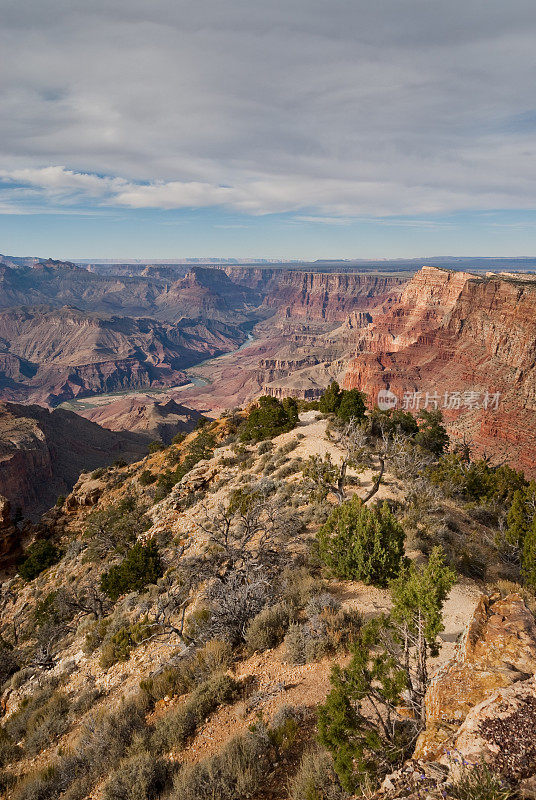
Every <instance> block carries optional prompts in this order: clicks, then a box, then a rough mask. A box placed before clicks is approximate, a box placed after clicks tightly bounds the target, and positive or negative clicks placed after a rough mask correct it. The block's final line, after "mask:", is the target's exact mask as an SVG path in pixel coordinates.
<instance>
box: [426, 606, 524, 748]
mask: <svg viewBox="0 0 536 800" xmlns="http://www.w3.org/2000/svg"><path fill="white" fill-rule="evenodd" d="M535 672H536V623H535V620H534V617H533V615H532V614H531V613H530V611H529V610H528V608H527V607H526V605H525V603H524V602H523V600H522V598H521V597H520V596H519V595H517V594H511V595H509V596H508V597H505V598H504V599H501V598H500V597H491V598H488V597H486V596H483V597H482V599H481V600H480V603H479V604H478V606H477V608H476V610H475V613H474V615H473V618H472V619H471V621H470V623H469V625H468V627H467V628H466V630H465V633H464V636H463V638H462V640H461V641H460V643H459V645H458V647H457V651H456V653H455V655H454V656H453V658H452V659H451V660H450V661H449V662H447V664H446V665H445V666H444V667H443V668H442V669H441V670H440V671H439V672H438V673H437V674H436V675H435V676H434V677H433V679H432V682H431V685H430V687H429V689H428V691H427V693H426V700H425V703H426V730H425V731H424V733H423V734H421V736H420V738H419V741H418V743H417V747H416V751H415V756H416V757H417V758H423V757H424V758H430V759H438V758H447V760H448V757H446V756H445V753H446V751H452V750H454V749H457V750H459V751H460V752H461V753H462V754H464V753H465V752H466V750H467V755H470V753H469V749H470V748H469V744H468V742H469V740H470V738H471V735H470V734H469V733H468V732H469V731H473V733H474V730H475V724H476V723H475V722H474V720H475V718H479V715H480V710H481V708H484V707H485V708H488V709H489V708H491V707H492V708H498V707H499V706H500V700H499V698H500V697H503V694H501V693H502V692H503V691H504V690H507V693H506V695H504V696H505V697H515V696H516V691H513V693H512V692H510V689H513V688H514V687H517V686H518V684H519V685H520V686H523V687H525V688H523V689H521V688H520V689H519V691H520V692H521V695H522V696H525V693H526V690H527V687H528V688H529V689H530V690H531V691H532V692H533V695H534V684H533V683H532V676H533V675H534V673H535ZM529 679H530V682H529V683H527V681H529ZM521 695H520V696H521ZM534 697H535V698H536V695H534ZM490 703H491V706H490ZM483 704H484V705H483ZM478 709H480V710H478ZM486 713H487V714H488V715H487V717H486V719H487V718H490V714H489V713H488V712H486ZM468 748H469V749H468ZM471 752H472V751H471Z"/></svg>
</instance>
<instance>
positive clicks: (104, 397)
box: [58, 333, 255, 411]
mask: <svg viewBox="0 0 536 800" xmlns="http://www.w3.org/2000/svg"><path fill="white" fill-rule="evenodd" d="M254 341H255V337H254V336H253V335H252V334H251V333H248V335H247V339H246V341H245V342H243V343H242V344H241V345H240V347H237V349H236V350H230V351H229V353H237V352H238V351H239V350H244V349H245V348H246V347H249V346H250V345H251V344H252V342H254ZM229 353H221V354H220V355H219V356H214V357H213V358H207V359H205V361H200V362H199V364H195V365H194V366H193V367H188V369H185V370H184V372H185V373H186V375H187V376H188V378H189V379H190V381H189V383H183V384H182V385H181V386H166V387H159V388H157V389H156V388H154V389H153V388H151V387H147V389H144V388H141V389H122V390H120V391H117V392H103V393H102V394H94V395H91V397H81V398H80V399H75V400H66V401H65V402H64V403H60V405H59V406H58V408H66V409H67V410H68V411H87V410H88V409H90V408H97V407H98V406H104V405H107V404H108V403H111V402H113V401H114V400H118V399H119V398H121V397H136V396H137V395H144V396H147V397H158V396H159V395H161V394H170V393H171V392H173V393H175V392H181V391H184V390H185V389H191V388H192V387H193V386H207V385H208V384H209V383H210V379H209V378H204V377H202V376H200V375H196V374H195V372H194V370H196V369H198V368H199V367H206V366H207V365H208V364H212V363H213V362H215V361H218V359H220V358H224V357H225V356H226V355H229Z"/></svg>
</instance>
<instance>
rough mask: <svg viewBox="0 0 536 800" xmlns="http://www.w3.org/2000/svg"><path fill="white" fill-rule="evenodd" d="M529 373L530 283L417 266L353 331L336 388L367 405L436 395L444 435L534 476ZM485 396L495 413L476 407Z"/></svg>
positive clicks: (533, 287) (532, 331)
mask: <svg viewBox="0 0 536 800" xmlns="http://www.w3.org/2000/svg"><path fill="white" fill-rule="evenodd" d="M535 365H536V280H534V279H531V278H526V277H523V278H521V277H517V276H514V275H495V274H488V275H487V276H486V277H477V276H475V275H472V274H470V273H466V272H450V271H448V270H443V269H437V268H435V267H423V268H422V269H421V270H420V271H419V272H418V273H417V274H416V275H415V276H414V277H413V278H412V279H411V280H410V281H409V283H408V284H407V286H406V287H405V288H404V290H403V291H402V293H401V294H400V297H399V298H398V299H397V300H395V301H394V302H390V303H385V304H383V305H382V306H380V307H379V308H377V309H375V310H374V312H373V314H372V322H371V323H370V324H368V325H367V326H366V327H365V328H363V329H361V330H360V331H359V333H358V337H357V340H356V345H355V353H354V356H353V357H352V358H351V359H350V361H349V363H348V368H347V371H346V375H345V378H344V385H345V387H346V388H358V389H361V390H363V391H365V392H366V394H367V395H368V397H369V399H370V402H376V399H377V396H378V391H379V390H380V389H389V390H391V391H392V392H393V393H394V394H396V395H397V397H398V398H399V405H400V402H401V401H402V398H403V396H404V393H405V392H410V393H413V392H420V393H421V401H420V402H421V403H423V402H424V401H425V397H426V393H427V392H428V393H429V394H430V395H434V393H436V392H437V395H438V398H439V399H437V400H436V401H435V402H437V404H438V406H439V407H441V408H442V410H443V412H444V415H445V418H446V420H447V421H448V422H449V427H450V430H451V432H452V433H454V434H455V435H456V436H457V437H458V438H461V437H463V436H466V437H467V440H468V441H469V442H470V443H472V444H473V446H474V448H475V451H476V452H479V453H487V454H490V455H493V456H494V457H495V458H498V459H504V460H507V461H508V462H509V463H512V464H516V465H517V466H519V467H521V468H522V469H523V470H524V471H525V472H527V473H528V474H534V471H535V468H534V464H535V463H536V371H535ZM457 392H458V393H461V400H460V402H459V407H456V406H457V405H458V401H456V400H454V401H453V400H452V393H457ZM465 392H475V393H476V395H475V396H474V397H473V400H472V401H471V398H465V399H464V393H465ZM445 393H447V396H448V397H447V403H446V405H447V408H443V406H444V405H445V403H444V398H445ZM486 393H488V394H489V397H490V400H491V398H492V397H495V404H496V405H497V407H496V408H495V407H494V404H493V403H491V402H490V403H488V408H484V407H483V406H484V405H485V402H484V398H485V397H486ZM449 405H450V406H451V407H448V406H449ZM429 407H431V406H429ZM410 410H412V411H414V410H416V409H415V407H411V406H410Z"/></svg>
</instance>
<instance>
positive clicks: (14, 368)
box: [0, 308, 245, 405]
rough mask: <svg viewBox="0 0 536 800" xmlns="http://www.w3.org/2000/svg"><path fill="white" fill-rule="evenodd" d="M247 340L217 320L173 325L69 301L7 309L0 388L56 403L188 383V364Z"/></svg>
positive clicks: (2, 319) (1, 326)
mask: <svg viewBox="0 0 536 800" xmlns="http://www.w3.org/2000/svg"><path fill="white" fill-rule="evenodd" d="M244 339H245V334H244V333H243V332H242V331H241V330H239V329H238V328H235V327H230V326H228V325H225V323H223V322H218V321H216V320H204V321H203V320H200V319H182V320H181V321H180V322H178V323H176V324H172V323H163V322H158V321H156V320H154V319H143V318H142V319H132V318H130V317H108V318H103V317H100V316H97V315H95V314H88V313H85V312H81V311H78V310H77V309H73V308H61V309H50V308H35V309H28V308H22V309H10V310H7V311H3V312H1V313H0V392H1V394H2V396H3V397H4V398H5V399H9V400H29V401H33V402H43V403H47V404H49V405H57V404H58V403H60V402H63V401H65V400H68V399H71V398H73V397H84V396H87V395H90V394H95V393H101V392H114V391H118V390H125V389H143V388H146V387H149V386H176V385H179V384H181V383H186V382H187V378H186V376H185V374H184V372H183V370H184V369H185V368H186V367H188V366H191V365H192V364H195V363H197V362H199V361H201V360H202V359H204V358H209V357H211V356H214V355H217V354H219V353H222V352H226V351H228V350H232V349H234V348H236V347H237V346H238V345H239V344H240V343H241V342H242V341H243V340H244ZM2 351H3V352H2Z"/></svg>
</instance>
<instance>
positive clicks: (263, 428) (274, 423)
mask: <svg viewBox="0 0 536 800" xmlns="http://www.w3.org/2000/svg"><path fill="white" fill-rule="evenodd" d="M285 406H286V407H285ZM297 421H298V408H297V405H296V401H295V400H293V401H292V402H291V398H286V402H285V405H284V404H283V403H281V402H280V401H279V400H278V399H277V398H276V397H271V395H264V396H263V397H259V399H258V401H257V403H256V405H254V406H253V408H252V409H251V411H250V412H249V414H248V418H247V420H246V421H245V422H244V424H243V426H242V429H241V432H240V438H241V439H242V441H243V442H261V441H262V440H263V439H272V438H273V437H274V436H278V435H279V434H280V433H285V432H286V431H291V430H292V429H293V428H295V427H296V424H297Z"/></svg>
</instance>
